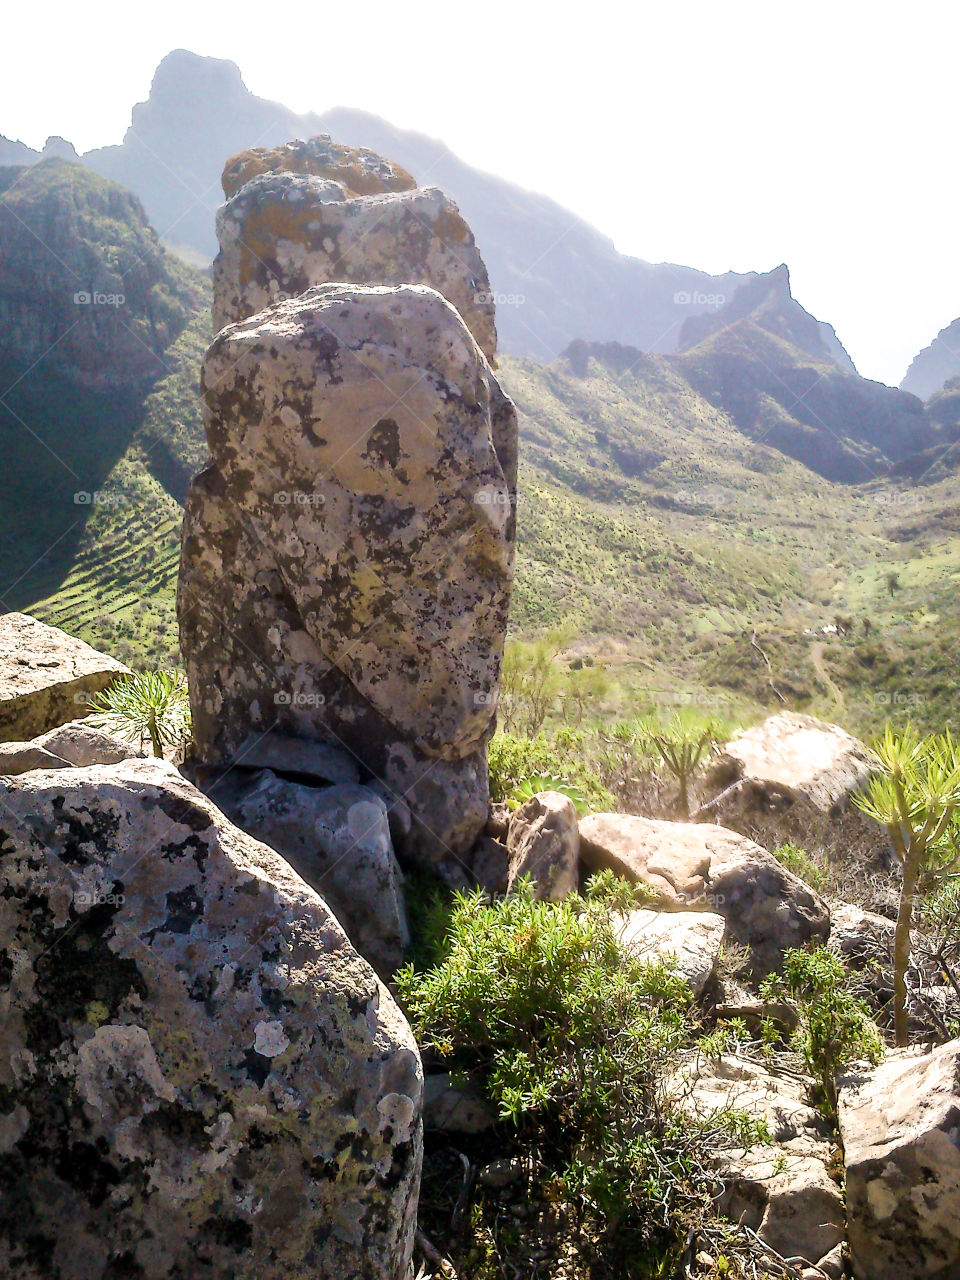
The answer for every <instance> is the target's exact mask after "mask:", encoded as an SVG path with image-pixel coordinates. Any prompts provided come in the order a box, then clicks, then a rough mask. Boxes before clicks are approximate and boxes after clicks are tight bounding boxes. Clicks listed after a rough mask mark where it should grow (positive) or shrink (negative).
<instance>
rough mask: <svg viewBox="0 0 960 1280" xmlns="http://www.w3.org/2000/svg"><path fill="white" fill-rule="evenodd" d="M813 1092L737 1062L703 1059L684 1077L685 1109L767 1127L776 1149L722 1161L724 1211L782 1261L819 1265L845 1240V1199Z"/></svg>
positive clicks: (737, 1059) (798, 1081)
mask: <svg viewBox="0 0 960 1280" xmlns="http://www.w3.org/2000/svg"><path fill="white" fill-rule="evenodd" d="M808 1085H809V1081H804V1080H802V1079H796V1078H794V1077H792V1076H783V1075H779V1074H777V1073H775V1072H773V1071H770V1070H767V1069H766V1068H765V1067H762V1066H760V1065H759V1064H758V1063H755V1062H750V1061H748V1060H747V1059H744V1058H740V1057H737V1056H736V1055H727V1056H725V1057H723V1058H721V1059H719V1060H709V1061H707V1060H703V1059H698V1061H697V1063H696V1065H695V1066H694V1067H693V1068H692V1069H690V1070H688V1071H687V1072H685V1073H684V1088H685V1090H686V1098H685V1101H684V1105H685V1106H686V1107H688V1108H689V1109H690V1110H691V1111H692V1112H694V1113H696V1114H699V1115H704V1114H709V1113H711V1112H715V1111H720V1110H723V1109H724V1108H726V1107H736V1108H738V1109H739V1110H742V1111H745V1112H747V1114H749V1115H750V1116H752V1117H753V1118H754V1119H758V1120H765V1121H766V1123H767V1125H768V1126H769V1129H770V1133H771V1136H772V1137H773V1138H774V1140H775V1143H776V1145H760V1146H757V1147H753V1148H751V1149H750V1150H747V1151H743V1150H730V1151H727V1152H724V1153H723V1155H722V1163H723V1169H724V1192H723V1195H722V1197H721V1200H720V1202H719V1208H720V1209H721V1210H722V1212H723V1213H725V1214H726V1215H727V1216H728V1217H730V1218H731V1219H733V1221H735V1222H737V1221H741V1220H742V1221H743V1222H744V1223H745V1224H746V1225H747V1226H749V1227H751V1228H752V1229H753V1230H754V1231H756V1232H757V1234H758V1235H759V1236H760V1238H761V1239H762V1240H764V1241H766V1243H767V1244H769V1245H771V1247H772V1248H774V1249H776V1250H777V1252H778V1253H780V1254H782V1255H783V1256H784V1257H797V1258H803V1259H804V1260H805V1261H807V1262H811V1263H814V1264H817V1263H819V1261H820V1259H821V1258H823V1257H824V1256H829V1255H830V1253H831V1251H832V1250H833V1249H835V1248H836V1246H837V1245H839V1244H840V1243H841V1242H842V1241H843V1239H844V1238H845V1234H846V1233H845V1221H844V1208H843V1197H842V1195H841V1193H840V1189H839V1187H838V1186H837V1184H836V1183H835V1182H834V1181H833V1179H832V1178H831V1177H830V1176H829V1174H828V1172H827V1168H826V1163H827V1161H829V1159H830V1156H831V1141H830V1134H829V1132H828V1130H827V1127H826V1125H825V1122H824V1120H823V1117H822V1116H821V1115H820V1114H819V1112H817V1111H816V1110H815V1109H814V1108H813V1107H811V1106H810V1105H809V1103H808V1102H807V1099H806V1093H807V1087H808Z"/></svg>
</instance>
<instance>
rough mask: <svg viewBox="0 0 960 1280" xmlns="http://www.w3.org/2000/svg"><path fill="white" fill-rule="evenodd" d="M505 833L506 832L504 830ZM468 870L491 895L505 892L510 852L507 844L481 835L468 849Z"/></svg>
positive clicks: (508, 873)
mask: <svg viewBox="0 0 960 1280" xmlns="http://www.w3.org/2000/svg"><path fill="white" fill-rule="evenodd" d="M504 834H506V832H504ZM470 872H471V874H472V876H473V878H474V880H476V882H477V884H478V885H480V887H481V888H482V889H486V891H487V893H489V894H490V895H491V897H498V896H499V895H500V894H502V893H506V892H507V882H508V880H509V876H510V853H509V851H508V850H507V846H506V845H505V844H502V843H501V842H500V841H499V840H494V838H493V836H488V835H482V836H479V837H478V838H477V843H476V844H475V845H474V846H473V849H472V850H471V851H470Z"/></svg>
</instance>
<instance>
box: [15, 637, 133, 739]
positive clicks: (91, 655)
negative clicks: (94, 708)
mask: <svg viewBox="0 0 960 1280" xmlns="http://www.w3.org/2000/svg"><path fill="white" fill-rule="evenodd" d="M125 674H129V670H128V668H127V667H125V666H124V665H123V663H122V662H117V661H116V660H115V659H114V658H109V657H107V655H106V654H105V653H98V652H97V650H96V649H92V648H91V647H90V645H88V644H84V642H83V641H82V640H76V639H75V638H74V637H73V636H68V635H67V634H66V632H64V631H60V630H59V629H58V628H57V627H49V626H47V624H46V623H44V622H38V621H37V619H36V618H31V617H30V616H29V615H28V614H26V613H5V614H2V615H0V742H29V741H30V740H31V739H33V738H36V737H37V736H38V735H39V734H41V733H45V732H46V731H47V730H48V729H53V728H56V726H57V725H61V724H64V723H65V722H66V721H68V720H74V719H75V718H76V717H77V716H82V715H84V714H85V709H86V703H87V699H88V698H89V697H91V696H92V695H93V694H95V693H99V692H100V691H101V690H102V689H106V688H107V686H108V685H111V684H112V683H113V682H114V680H116V679H117V677H118V676H121V675H125Z"/></svg>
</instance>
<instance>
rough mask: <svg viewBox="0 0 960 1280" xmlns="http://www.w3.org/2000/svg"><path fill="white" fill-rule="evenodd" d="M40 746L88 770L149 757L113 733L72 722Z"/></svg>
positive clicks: (42, 740) (38, 741) (39, 741)
mask: <svg viewBox="0 0 960 1280" xmlns="http://www.w3.org/2000/svg"><path fill="white" fill-rule="evenodd" d="M35 745H36V746H38V747H42V748H43V749H44V750H45V751H49V752H50V753H51V754H53V755H55V756H57V757H58V758H59V759H61V760H65V761H66V762H67V764H72V765H73V766H74V768H77V769H84V768H86V767H87V766H88V765H91V764H120V762H121V761H122V760H139V759H142V758H143V757H144V756H145V755H146V754H147V753H146V751H144V750H142V749H141V748H140V747H137V746H134V744H133V743H132V742H127V741H126V740H125V739H123V738H120V737H118V736H117V735H116V734H115V733H109V732H108V731H107V730H106V729H101V728H100V727H99V726H98V725H95V724H91V723H90V722H89V721H87V720H71V721H70V722H69V723H68V724H62V725H60V726H59V727H58V728H56V729H51V730H50V732H49V733H45V734H44V735H43V736H42V737H40V738H37V739H36V743H35Z"/></svg>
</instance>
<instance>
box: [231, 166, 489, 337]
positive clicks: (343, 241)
mask: <svg viewBox="0 0 960 1280" xmlns="http://www.w3.org/2000/svg"><path fill="white" fill-rule="evenodd" d="M217 237H218V239H219V242H220V252H219V253H218V255H217V258H216V260H215V262H214V264H213V327H214V329H215V330H219V329H222V328H223V326H224V325H226V324H233V323H235V322H237V321H238V320H245V319H246V318H247V317H248V316H252V315H254V314H255V313H256V312H259V311H263V310H265V309H266V308H267V307H269V306H271V305H272V304H273V303H275V302H277V301H278V300H279V299H282V298H291V297H295V296H296V295H297V294H301V293H304V292H305V291H306V290H307V289H309V288H310V286H311V285H316V284H327V283H328V282H330V281H336V282H341V283H350V284H368V285H376V284H389V285H400V284H424V285H429V286H430V287H431V288H433V289H436V290H437V292H438V293H440V294H442V295H443V297H445V298H446V299H447V301H448V302H450V303H452V304H453V306H454V307H456V309H457V310H458V311H459V312H460V315H461V316H462V318H463V320H464V323H465V324H466V326H467V328H468V329H469V330H470V332H471V333H472V334H473V336H474V338H475V339H476V341H477V344H478V346H479V347H480V349H481V351H483V353H484V355H485V356H486V357H487V359H488V360H490V361H491V362H493V360H494V359H495V357H496V350H497V331H496V323H495V320H494V302H493V294H492V293H491V291H490V281H489V278H488V276H487V269H486V267H485V266H484V263H483V259H482V258H481V257H480V254H479V252H478V251H477V246H476V244H475V242H474V239H473V233H472V231H471V230H470V228H469V226H468V225H467V223H466V222H465V221H464V220H463V218H462V217H461V216H460V213H459V210H458V209H457V206H456V205H455V204H454V202H453V201H452V200H450V199H449V198H448V197H447V196H445V195H444V194H443V192H442V191H440V190H438V189H437V188H436V187H429V188H427V189H425V190H420V189H417V190H413V191H397V192H391V193H389V194H386V195H372V196H360V197H358V198H355V199H348V198H347V194H346V192H345V190H344V188H343V187H342V186H340V185H339V184H338V183H336V182H331V181H329V180H325V179H323V178H316V177H304V176H300V175H299V174H296V173H264V174H261V175H260V176H258V177H255V178H253V179H252V180H251V181H249V182H247V183H246V184H245V185H244V186H242V187H241V188H240V189H239V191H237V193H236V195H234V196H233V197H232V198H231V199H230V200H228V201H227V203H226V204H225V205H224V206H223V208H222V209H221V210H220V212H219V214H218V216H217Z"/></svg>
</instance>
